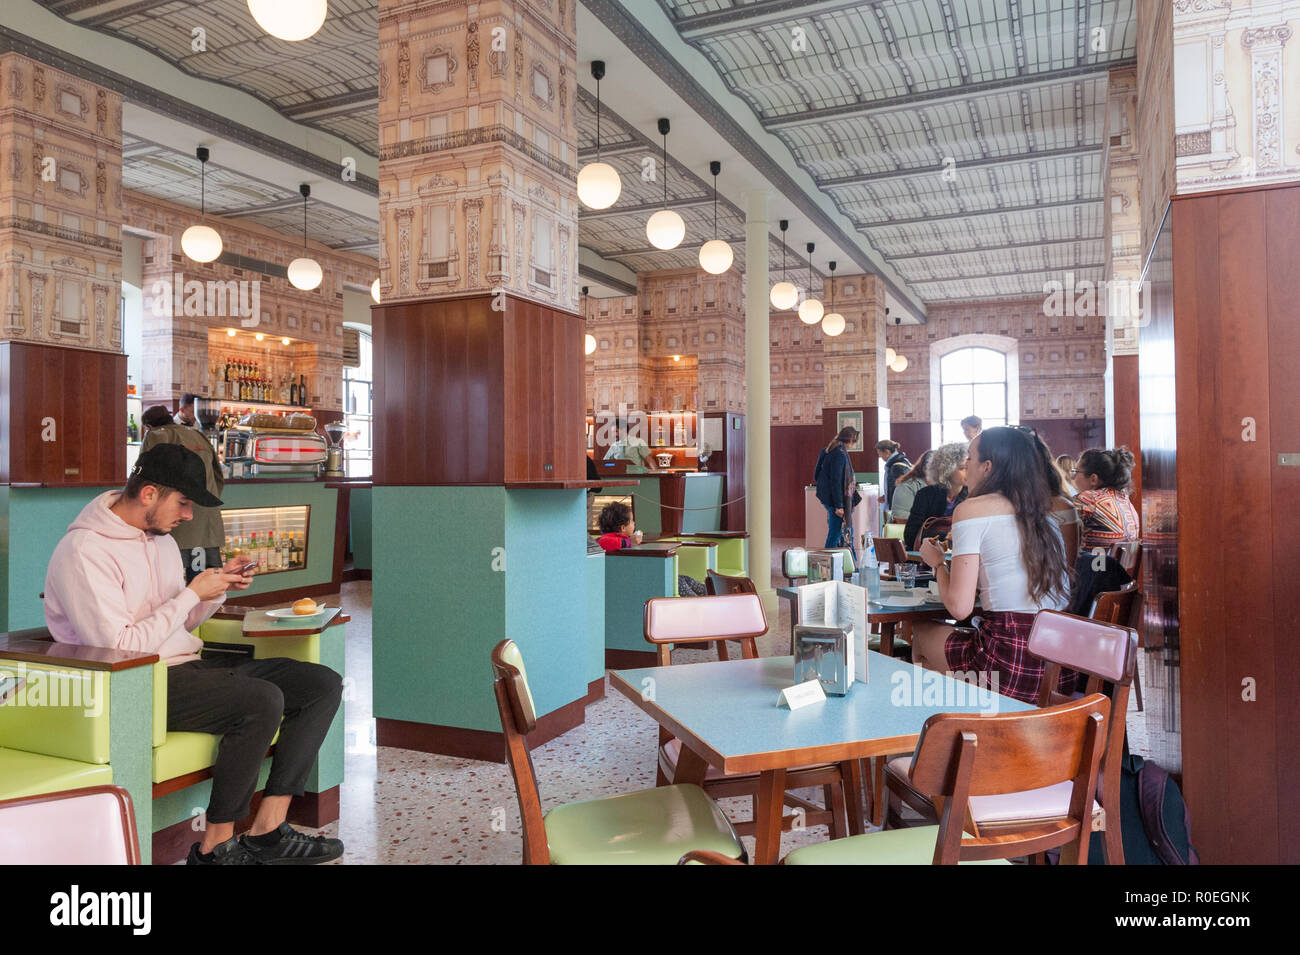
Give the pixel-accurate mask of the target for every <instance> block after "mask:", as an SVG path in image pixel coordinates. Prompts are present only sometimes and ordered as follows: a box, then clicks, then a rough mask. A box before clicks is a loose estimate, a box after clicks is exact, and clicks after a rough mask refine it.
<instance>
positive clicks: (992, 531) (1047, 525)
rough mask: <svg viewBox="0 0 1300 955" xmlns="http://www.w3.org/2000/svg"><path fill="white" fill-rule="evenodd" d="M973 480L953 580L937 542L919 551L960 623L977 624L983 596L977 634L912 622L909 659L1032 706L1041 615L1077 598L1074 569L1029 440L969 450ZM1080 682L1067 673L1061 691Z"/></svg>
mask: <svg viewBox="0 0 1300 955" xmlns="http://www.w3.org/2000/svg"><path fill="white" fill-rule="evenodd" d="M966 473H967V480H968V481H969V482H970V487H971V493H970V497H969V498H968V499H967V500H966V501H965V502H963V503H962V504H961V505H960V506H958V508H957V510H956V512H955V513H954V515H953V525H952V542H953V546H952V569H951V571H950V570H949V569H948V568H947V567H946V566H945V565H944V551H943V548H942V547H940V546H939V545H938V544H937V543H936V542H935V541H933V540H930V539H927V540H926V541H924V542H923V543H922V544H921V559H922V560H923V561H925V562H926V563H927V564H929V565H930V566H931V567H933V568H935V577H936V579H937V580H938V582H939V596H940V598H941V599H942V600H943V603H944V606H945V607H947V608H948V612H949V613H951V614H952V615H953V617H955V618H956V619H958V620H961V619H963V618H965V617H968V616H970V614H971V611H972V610H973V609H974V607H975V592H976V589H978V590H979V597H980V607H981V609H980V615H979V616H978V617H977V618H975V619H976V622H977V624H978V629H977V630H975V631H974V632H973V633H971V632H968V631H961V630H953V629H952V627H951V625H947V624H943V623H941V622H926V623H915V624H913V641H912V660H913V662H914V663H916V664H918V665H920V666H924V667H927V668H929V669H931V670H939V671H941V672H942V671H953V670H961V671H976V672H978V673H981V674H987V679H988V681H989V683H990V685H992V686H993V688H994V689H995V690H996V692H998V693H1002V694H1005V695H1006V696H1010V697H1013V698H1014V699H1017V700H1023V701H1025V702H1027V703H1033V702H1036V701H1037V699H1038V692H1039V684H1040V683H1041V682H1042V679H1043V661H1042V660H1041V659H1039V658H1038V657H1036V656H1034V655H1032V654H1031V653H1030V652H1029V648H1028V642H1029V629H1030V627H1031V626H1033V622H1034V614H1036V613H1037V612H1038V611H1039V610H1061V609H1063V608H1064V607H1065V606H1066V605H1067V603H1068V602H1069V598H1070V566H1069V564H1068V563H1067V562H1066V556H1065V545H1064V542H1063V541H1062V539H1061V532H1060V529H1059V528H1058V527H1057V524H1056V522H1055V521H1053V520H1052V517H1051V510H1052V495H1051V494H1050V493H1049V489H1048V486H1047V482H1046V481H1045V480H1044V479H1043V466H1042V463H1041V455H1040V452H1039V450H1038V448H1037V447H1036V446H1035V443H1034V439H1033V437H1032V436H1031V435H1029V434H1026V433H1024V432H1022V431H1018V430H1016V429H1015V428H989V429H988V430H987V431H983V432H981V433H980V435H979V436H978V437H977V438H976V439H975V440H974V441H972V442H971V445H970V458H969V463H968V465H967V471H966ZM1075 676H1076V674H1075V673H1074V671H1073V670H1069V671H1066V670H1062V672H1061V678H1060V681H1059V682H1058V684H1057V688H1058V689H1060V690H1062V691H1066V690H1068V689H1070V688H1073V685H1074V681H1075ZM994 680H996V681H997V682H996V684H993V682H992V681H994Z"/></svg>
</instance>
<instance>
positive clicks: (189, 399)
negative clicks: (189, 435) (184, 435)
mask: <svg viewBox="0 0 1300 955" xmlns="http://www.w3.org/2000/svg"><path fill="white" fill-rule="evenodd" d="M198 398H199V396H198V395H196V394H194V393H193V392H186V393H185V394H183V395H181V403H180V404H179V405H177V406H176V416H175V417H176V421H177V422H178V423H180V424H183V425H185V427H187V428H197V427H198V426H199V419H198V418H197V417H195V415H194V402H195V401H197V400H198Z"/></svg>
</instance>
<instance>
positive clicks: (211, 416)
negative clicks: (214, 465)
mask: <svg viewBox="0 0 1300 955" xmlns="http://www.w3.org/2000/svg"><path fill="white" fill-rule="evenodd" d="M194 417H195V419H196V420H197V421H198V424H199V431H201V432H202V433H203V437H205V438H207V439H208V443H210V444H211V445H212V450H213V451H216V452H217V455H218V456H219V457H220V456H221V455H222V453H223V452H224V450H225V449H224V448H223V447H222V441H221V432H220V431H218V430H217V422H218V421H220V420H221V399H220V398H195V399H194Z"/></svg>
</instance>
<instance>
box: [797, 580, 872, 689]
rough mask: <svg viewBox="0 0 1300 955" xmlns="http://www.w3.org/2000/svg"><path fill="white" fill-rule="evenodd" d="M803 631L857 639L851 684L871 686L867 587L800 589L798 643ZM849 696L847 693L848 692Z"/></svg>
mask: <svg viewBox="0 0 1300 955" xmlns="http://www.w3.org/2000/svg"><path fill="white" fill-rule="evenodd" d="M800 627H810V628H816V627H823V628H824V627H835V628H837V629H839V630H843V631H849V632H851V633H852V634H854V635H855V636H856V637H857V638H856V639H854V640H852V641H851V644H850V649H851V655H852V658H853V670H852V675H851V676H850V677H849V682H850V683H852V682H854V681H856V682H858V683H867V682H868V673H867V634H868V633H869V632H870V631H869V630H868V629H867V591H866V588H865V587H859V586H857V585H856V584H850V583H845V582H844V581H842V580H827V581H823V582H821V583H816V584H805V585H804V586H802V587H800V588H799V619H798V620H797V621H795V640H796V645H797V643H798V633H799V628H800ZM845 692H847V690H846V691H845Z"/></svg>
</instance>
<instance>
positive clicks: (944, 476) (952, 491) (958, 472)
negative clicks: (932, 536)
mask: <svg viewBox="0 0 1300 955" xmlns="http://www.w3.org/2000/svg"><path fill="white" fill-rule="evenodd" d="M925 478H926V480H927V481H928V482H929V486H928V487H923V488H921V489H920V490H919V491H917V492H916V496H915V497H914V498H913V499H912V507H911V510H910V511H909V512H908V515H907V527H906V528H904V530H903V540H904V541H905V542H906V543H907V547H908V549H909V550H915V549H916V547H917V545H918V542H919V539H920V534H921V528H922V527H924V526H925V522H926V521H928V520H929V519H930V518H932V517H934V518H943V517H951V516H952V515H953V513H954V511H955V510H956V508H957V505H958V504H960V503H961V502H962V501H964V500H966V493H967V492H966V442H964V441H954V442H953V443H952V444H944V445H940V446H939V447H938V448H936V449H935V450H934V452H933V453H932V455H931V457H930V466H929V467H928V468H927V469H926V472H925ZM943 534H944V535H945V536H946V534H947V528H946V527H945V528H944V531H943ZM927 536H929V532H927Z"/></svg>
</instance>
